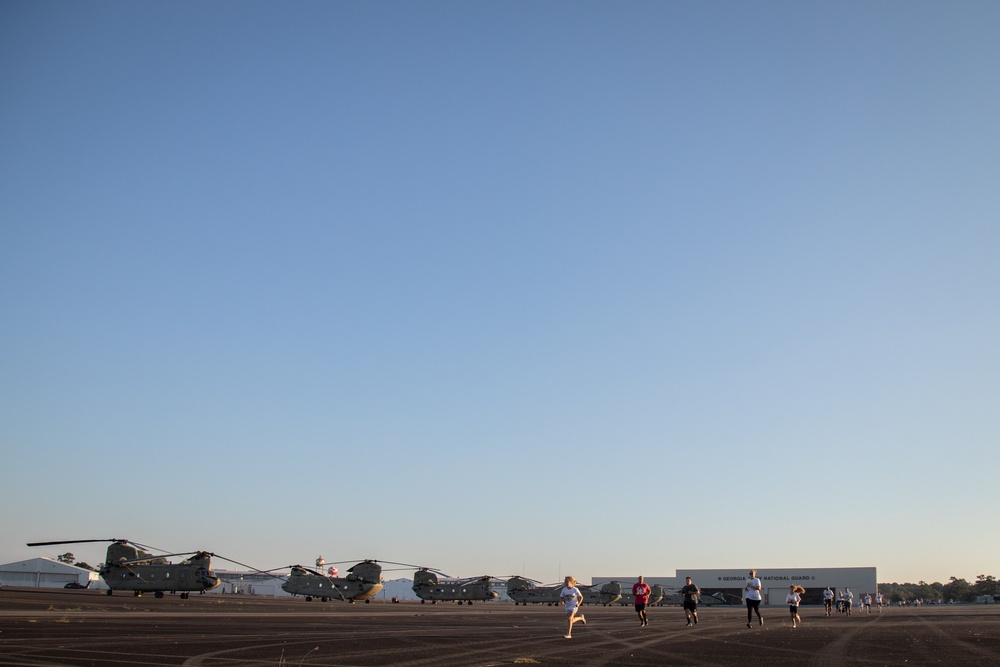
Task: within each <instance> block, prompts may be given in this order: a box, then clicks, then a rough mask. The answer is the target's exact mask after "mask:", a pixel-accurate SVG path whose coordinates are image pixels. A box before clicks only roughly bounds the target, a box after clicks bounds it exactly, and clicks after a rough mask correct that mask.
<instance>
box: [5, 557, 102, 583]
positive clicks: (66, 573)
mask: <svg viewBox="0 0 1000 667" xmlns="http://www.w3.org/2000/svg"><path fill="white" fill-rule="evenodd" d="M99 579H100V575H99V574H97V573H96V572H92V571H90V570H87V569H85V568H82V567H77V566H75V565H67V564H66V563H60V562H59V561H57V560H53V559H51V558H31V559H28V560H22V561H18V562H16V563H7V564H5V565H0V584H2V585H4V586H20V587H24V588H63V587H65V586H66V584H68V583H70V582H76V583H78V584H80V585H81V586H90V587H91V588H95V587H96V586H95V584H96V583H97V582H98V580H99ZM92 582H93V583H92Z"/></svg>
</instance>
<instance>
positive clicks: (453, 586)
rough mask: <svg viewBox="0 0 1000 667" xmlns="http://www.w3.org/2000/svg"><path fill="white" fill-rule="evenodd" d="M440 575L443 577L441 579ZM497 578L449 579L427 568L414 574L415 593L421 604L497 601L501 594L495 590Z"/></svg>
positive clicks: (483, 576) (484, 576) (485, 576)
mask: <svg viewBox="0 0 1000 667" xmlns="http://www.w3.org/2000/svg"><path fill="white" fill-rule="evenodd" d="M438 575H441V576H440V577H439V576H438ZM494 579H496V577H492V576H489V575H481V576H476V577H468V578H465V579H459V578H453V577H448V576H447V575H445V574H444V573H443V572H438V571H436V570H432V569H430V568H427V567H421V568H420V569H418V570H417V571H416V572H414V573H413V592H414V593H416V595H417V597H418V598H420V604H424V603H426V602H430V603H431V604H437V603H438V602H457V603H458V604H463V603H464V604H472V603H473V602H487V601H489V600H495V599H497V598H498V597H499V596H500V594H499V593H497V592H496V591H495V590H493V581H494Z"/></svg>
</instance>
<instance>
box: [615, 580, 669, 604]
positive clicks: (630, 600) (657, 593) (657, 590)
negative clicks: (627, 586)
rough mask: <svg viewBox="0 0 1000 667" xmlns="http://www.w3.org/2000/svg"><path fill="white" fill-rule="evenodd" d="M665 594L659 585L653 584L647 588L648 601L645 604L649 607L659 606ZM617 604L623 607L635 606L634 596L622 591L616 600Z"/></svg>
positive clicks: (630, 592)
mask: <svg viewBox="0 0 1000 667" xmlns="http://www.w3.org/2000/svg"><path fill="white" fill-rule="evenodd" d="M665 594H666V592H665V591H664V589H663V586H661V585H660V584H653V585H652V586H650V587H649V599H648V600H647V601H646V604H647V605H649V606H650V607H652V606H653V605H656V604H659V603H660V601H661V600H662V599H663V596H664V595H665ZM618 604H619V605H621V606H623V607H624V606H627V605H632V604H635V594H634V593H632V591H624V592H623V593H622V596H621V598H620V599H619V600H618Z"/></svg>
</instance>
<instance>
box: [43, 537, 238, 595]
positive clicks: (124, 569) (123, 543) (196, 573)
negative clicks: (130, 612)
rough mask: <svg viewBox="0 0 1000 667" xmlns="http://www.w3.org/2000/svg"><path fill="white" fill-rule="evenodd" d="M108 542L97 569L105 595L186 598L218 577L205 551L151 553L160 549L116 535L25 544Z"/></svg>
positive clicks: (212, 584)
mask: <svg viewBox="0 0 1000 667" xmlns="http://www.w3.org/2000/svg"><path fill="white" fill-rule="evenodd" d="M90 542H111V544H109V545H108V552H107V556H106V558H105V561H104V563H102V564H101V566H100V568H99V569H98V572H99V573H100V575H101V578H102V579H104V582H105V583H106V584H107V585H108V595H111V594H112V593H114V592H115V591H132V594H133V595H135V596H136V597H140V596H141V595H142V594H143V593H153V595H154V596H156V597H158V598H162V597H163V594H164V593H180V594H181V595H180V596H181V598H182V599H187V598H188V596H189V594H190V593H191V592H198V593H204V592H205V591H210V590H212V589H213V588H215V587H216V586H218V585H219V578H218V577H217V576H215V573H214V572H212V556H214V555H215V554H212V553H209V552H207V551H193V552H188V553H178V554H163V555H161V556H154V555H152V554H151V553H149V552H148V551H147V550H149V551H162V549H156V548H155V547H150V546H147V545H144V544H139V543H138V542H130V541H129V540H124V539H120V538H110V539H106V540H59V541H55V542H29V543H28V546H29V547H47V546H55V545H58V544H85V543H90ZM175 556H189V558H186V559H184V560H183V561H181V562H180V563H170V562H168V561H167V558H172V557H175Z"/></svg>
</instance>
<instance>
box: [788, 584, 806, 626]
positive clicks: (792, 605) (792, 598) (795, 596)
mask: <svg viewBox="0 0 1000 667" xmlns="http://www.w3.org/2000/svg"><path fill="white" fill-rule="evenodd" d="M805 592H806V589H804V588H802V587H801V586H795V585H792V586H789V587H788V595H787V596H786V597H785V602H787V603H788V611H789V612H791V614H792V630H794V629H795V626H797V625H798V624H799V623H801V622H802V619H801V618H799V603H800V602H802V594H803V593H805Z"/></svg>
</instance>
